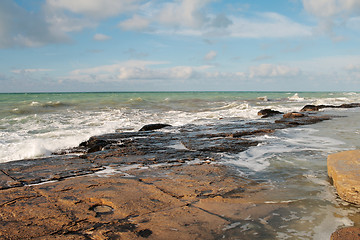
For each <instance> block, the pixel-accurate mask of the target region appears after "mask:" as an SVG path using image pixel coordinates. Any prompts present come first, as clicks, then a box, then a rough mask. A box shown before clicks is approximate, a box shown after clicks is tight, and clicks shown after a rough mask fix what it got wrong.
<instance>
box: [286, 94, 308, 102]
mask: <svg viewBox="0 0 360 240" xmlns="http://www.w3.org/2000/svg"><path fill="white" fill-rule="evenodd" d="M288 99H289V100H290V101H295V102H302V101H304V100H305V98H302V97H299V94H298V93H295V94H294V95H293V96H291V97H288Z"/></svg>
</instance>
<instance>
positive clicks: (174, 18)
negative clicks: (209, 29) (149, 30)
mask: <svg viewBox="0 0 360 240" xmlns="http://www.w3.org/2000/svg"><path fill="white" fill-rule="evenodd" d="M210 1H211V0H178V1H174V2H171V3H165V4H164V7H163V8H162V9H161V10H160V11H159V12H158V14H157V16H156V21H157V22H159V23H161V24H164V25H170V26H174V27H190V28H200V27H202V26H203V25H204V23H205V21H206V16H205V15H204V13H203V12H202V11H201V8H203V7H204V6H206V5H207V4H208V3H209V2H210Z"/></svg>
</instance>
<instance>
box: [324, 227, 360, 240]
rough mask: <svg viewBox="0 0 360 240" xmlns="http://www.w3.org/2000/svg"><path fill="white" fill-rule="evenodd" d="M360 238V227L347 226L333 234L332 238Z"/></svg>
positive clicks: (345, 239) (334, 239) (346, 239)
mask: <svg viewBox="0 0 360 240" xmlns="http://www.w3.org/2000/svg"><path fill="white" fill-rule="evenodd" d="M357 239H360V228H358V227H345V228H341V229H338V230H337V231H336V232H334V233H333V234H331V237H330V240H357Z"/></svg>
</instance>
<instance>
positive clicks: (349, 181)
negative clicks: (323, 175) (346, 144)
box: [327, 150, 360, 205]
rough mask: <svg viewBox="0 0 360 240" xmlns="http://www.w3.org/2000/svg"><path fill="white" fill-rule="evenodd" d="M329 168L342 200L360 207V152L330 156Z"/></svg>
mask: <svg viewBox="0 0 360 240" xmlns="http://www.w3.org/2000/svg"><path fill="white" fill-rule="evenodd" d="M327 168H328V175H329V177H330V178H331V179H332V181H333V184H334V186H335V188H336V191H337V193H338V194H339V196H340V198H342V199H343V200H345V201H347V202H351V203H355V204H359V205H360V175H359V173H360V150H353V151H345V152H340V153H335V154H331V155H329V156H328V159H327Z"/></svg>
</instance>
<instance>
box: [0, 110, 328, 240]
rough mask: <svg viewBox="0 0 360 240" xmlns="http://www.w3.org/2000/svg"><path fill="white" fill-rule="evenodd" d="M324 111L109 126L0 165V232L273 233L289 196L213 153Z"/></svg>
mask: <svg viewBox="0 0 360 240" xmlns="http://www.w3.org/2000/svg"><path fill="white" fill-rule="evenodd" d="M330 118H331V117H330V116H323V115H321V114H320V115H317V114H314V113H310V114H298V113H296V114H290V115H288V117H287V118H284V117H283V118H280V119H279V118H276V119H277V120H275V122H274V123H272V122H271V123H270V122H262V123H256V124H251V123H248V124H245V125H244V124H239V123H237V122H234V123H232V124H229V123H224V124H223V125H221V124H219V125H218V126H216V127H215V126H198V127H193V128H191V129H189V128H188V127H186V126H184V127H181V128H180V129H176V131H139V132H124V133H112V134H105V135H100V136H94V137H92V138H90V139H89V140H88V141H86V142H84V143H82V144H80V146H79V147H77V148H73V149H68V150H64V151H63V152H59V153H58V154H59V155H58V156H53V157H49V158H42V159H29V160H20V161H14V162H7V163H2V164H0V165H1V166H2V170H1V172H0V189H1V190H0V191H1V193H2V194H0V197H1V199H0V215H1V222H2V227H1V228H0V236H1V237H3V238H4V239H12V238H14V237H15V238H16V237H17V238H24V239H26V238H29V237H30V236H29V235H28V234H30V233H31V234H33V235H32V236H31V237H34V238H35V237H36V238H37V239H64V238H65V239H120V238H121V239H143V238H148V239H171V238H173V237H174V235H176V237H177V238H178V239H198V238H200V239H221V238H225V239H236V237H242V239H254V238H256V237H258V239H275V238H276V237H277V236H278V235H277V234H278V233H277V231H276V227H279V226H278V225H279V224H280V223H282V222H284V221H285V222H286V219H285V220H284V219H281V215H282V214H285V213H286V214H287V215H291V208H290V207H292V206H291V205H294V202H293V201H288V200H286V201H282V200H281V199H279V201H269V200H268V199H269V197H268V196H271V195H274V194H277V192H276V191H275V192H274V189H273V188H272V186H270V185H268V184H267V183H266V182H262V181H256V180H253V179H248V178H245V177H241V176H239V175H238V174H237V173H236V169H234V168H232V167H231V166H225V165H222V164H219V163H218V162H219V160H220V159H221V156H219V153H227V152H229V153H239V152H242V151H245V150H246V149H248V148H249V147H251V146H256V145H258V144H259V141H253V140H250V139H249V138H248V137H249V136H256V135H264V134H272V133H273V132H274V131H276V130H278V129H284V128H290V127H296V126H299V125H307V124H314V123H317V122H321V121H324V120H329V119H330ZM165 127H169V126H165ZM169 128H170V129H171V126H170V127H169ZM254 128H255V130H254ZM62 154H63V155H62ZM74 154H80V155H74ZM296 201H298V202H299V205H301V204H302V203H301V200H296ZM296 207H298V206H296ZM39 212H42V213H43V214H41V215H39ZM329 230H331V229H329ZM330 234H331V232H330ZM330 234H329V236H330Z"/></svg>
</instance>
